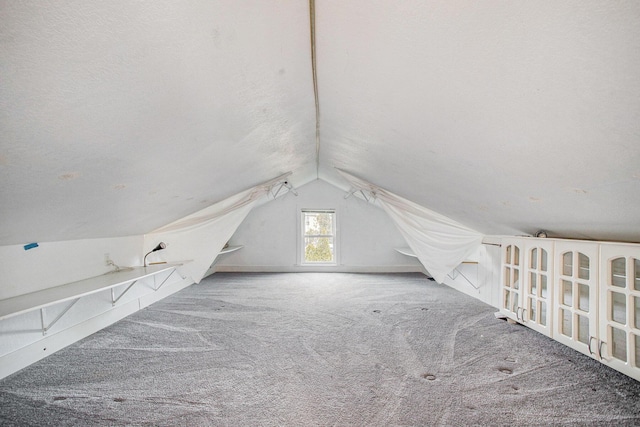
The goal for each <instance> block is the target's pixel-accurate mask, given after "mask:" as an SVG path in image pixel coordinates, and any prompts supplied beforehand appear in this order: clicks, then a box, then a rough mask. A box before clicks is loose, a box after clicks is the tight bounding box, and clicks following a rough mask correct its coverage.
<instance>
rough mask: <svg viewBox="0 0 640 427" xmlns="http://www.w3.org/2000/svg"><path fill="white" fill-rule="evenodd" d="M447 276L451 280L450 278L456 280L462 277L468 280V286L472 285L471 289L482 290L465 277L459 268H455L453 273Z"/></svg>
mask: <svg viewBox="0 0 640 427" xmlns="http://www.w3.org/2000/svg"><path fill="white" fill-rule="evenodd" d="M447 276H449V278H450V279H451V280H456V278H457V277H458V276H462V277H464V280H466V281H467V283H468V284H470V285H471V287H472V288H473V289H480V288H478V287H477V286H476V285H474V284H473V282H471V280H469V279H468V278H467V276H465V275H464V274H463V273H462V271H460V270H458V267H456V268H454V269H453V271H452V272H451V273H449V274H447Z"/></svg>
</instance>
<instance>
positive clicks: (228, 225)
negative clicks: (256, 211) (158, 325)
mask: <svg viewBox="0 0 640 427" xmlns="http://www.w3.org/2000/svg"><path fill="white" fill-rule="evenodd" d="M288 175H290V173H288V174H285V175H282V176H280V177H278V178H275V179H273V180H271V181H268V182H265V183H263V184H261V185H258V186H256V187H253V188H251V189H249V190H245V191H243V192H241V193H239V194H236V195H235V196H231V197H229V198H227V199H225V200H223V201H221V202H218V203H216V204H214V205H212V206H209V207H208V208H205V209H203V210H201V211H199V212H196V213H194V214H192V215H189V216H187V217H185V218H183V219H181V220H178V221H176V222H173V223H171V224H168V225H166V226H164V227H161V228H159V229H157V230H154V231H152V232H151V233H149V234H146V235H145V236H144V247H145V253H146V252H148V251H150V250H151V249H153V248H154V247H155V246H156V245H157V244H158V243H159V242H165V243H166V244H167V248H166V249H165V250H163V251H161V252H158V253H157V256H158V257H161V258H162V259H168V260H171V261H172V262H184V265H183V267H181V268H180V271H182V272H183V273H186V274H188V275H189V276H190V277H191V278H192V279H193V281H194V282H196V283H200V280H202V278H203V277H204V275H205V274H206V273H207V271H208V270H209V267H211V264H213V262H214V261H215V259H216V257H217V256H218V254H219V253H220V250H222V248H223V247H224V245H225V243H226V242H227V241H229V239H230V238H231V236H233V233H235V231H236V229H237V228H238V226H240V224H241V223H242V221H244V219H245V218H246V216H247V215H248V214H249V212H250V211H251V209H253V208H254V206H255V205H256V204H257V203H259V202H260V201H262V200H264V199H265V198H266V197H267V196H268V195H269V194H270V193H271V189H272V188H273V187H274V186H277V185H278V184H280V183H281V182H283V181H284V180H285V178H286V177H287V176H288ZM271 194H272V195H273V193H271ZM282 194H285V193H284V192H283V193H282ZM151 257H152V255H150V256H149V258H151Z"/></svg>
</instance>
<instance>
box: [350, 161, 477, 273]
mask: <svg viewBox="0 0 640 427" xmlns="http://www.w3.org/2000/svg"><path fill="white" fill-rule="evenodd" d="M338 172H340V174H341V175H342V176H343V177H344V178H345V179H346V180H347V181H348V182H349V184H350V185H351V188H352V191H354V192H356V193H355V194H357V192H362V193H361V194H362V196H364V197H365V198H366V199H367V200H368V201H369V202H371V203H375V204H378V205H379V206H380V207H382V208H383V209H384V210H385V212H387V214H388V215H389V217H391V219H392V220H393V222H394V223H395V224H396V226H397V227H398V229H399V230H400V232H401V233H402V235H403V236H404V238H405V240H406V241H407V244H408V245H409V247H410V248H411V249H412V250H413V252H414V253H415V254H416V256H417V257H418V259H419V260H420V262H421V263H422V265H424V267H425V268H426V269H427V271H428V272H429V274H431V276H432V277H433V278H434V279H435V280H436V281H437V282H438V283H442V282H443V281H444V279H445V277H446V276H447V274H449V273H451V272H452V271H453V270H454V269H455V268H456V267H458V265H460V263H461V262H462V261H464V260H465V259H467V257H469V255H471V254H472V253H474V252H475V251H476V250H477V249H478V247H479V246H480V245H481V244H482V238H483V235H482V234H480V233H478V232H477V231H474V230H472V229H470V228H468V227H466V226H464V225H462V224H460V223H458V222H456V221H454V220H452V219H450V218H447V217H446V216H444V215H440V214H438V213H436V212H433V211H432V210H429V209H427V208H425V207H422V206H420V205H418V204H416V203H413V202H411V201H409V200H407V199H404V198H402V197H400V196H397V195H395V194H393V193H391V192H389V191H386V190H384V189H382V188H380V187H378V186H376V185H374V184H371V183H369V182H367V181H365V180H363V179H360V178H357V177H355V176H353V175H351V174H349V173H347V172H345V171H342V170H340V169H338Z"/></svg>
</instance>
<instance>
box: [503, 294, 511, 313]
mask: <svg viewBox="0 0 640 427" xmlns="http://www.w3.org/2000/svg"><path fill="white" fill-rule="evenodd" d="M503 308H506V309H507V310H511V291H508V290H505V291H504V306H503Z"/></svg>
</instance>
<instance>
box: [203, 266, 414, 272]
mask: <svg viewBox="0 0 640 427" xmlns="http://www.w3.org/2000/svg"><path fill="white" fill-rule="evenodd" d="M216 272H217V273H424V270H423V269H422V266H421V265H389V266H380V265H326V264H324V265H322V266H315V265H219V266H218V267H217V269H216Z"/></svg>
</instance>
